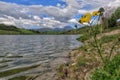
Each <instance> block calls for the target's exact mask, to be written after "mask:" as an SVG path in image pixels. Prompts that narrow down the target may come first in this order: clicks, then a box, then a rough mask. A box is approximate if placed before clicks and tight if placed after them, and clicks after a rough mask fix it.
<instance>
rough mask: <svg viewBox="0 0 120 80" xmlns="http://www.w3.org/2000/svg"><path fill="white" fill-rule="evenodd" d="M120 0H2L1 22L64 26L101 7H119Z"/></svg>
mask: <svg viewBox="0 0 120 80" xmlns="http://www.w3.org/2000/svg"><path fill="white" fill-rule="evenodd" d="M119 5H120V0H0V23H4V24H8V25H15V26H17V27H20V28H28V29H30V28H48V27H49V28H56V27H58V28H63V27H64V26H68V25H72V24H77V20H78V19H79V18H80V17H81V15H82V14H84V13H86V12H91V11H93V10H97V9H98V8H99V7H105V6H107V7H117V6H119Z"/></svg>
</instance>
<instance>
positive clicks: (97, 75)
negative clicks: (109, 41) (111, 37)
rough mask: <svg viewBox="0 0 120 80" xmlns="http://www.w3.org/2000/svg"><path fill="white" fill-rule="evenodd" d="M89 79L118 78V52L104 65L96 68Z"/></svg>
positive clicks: (118, 79)
mask: <svg viewBox="0 0 120 80" xmlns="http://www.w3.org/2000/svg"><path fill="white" fill-rule="evenodd" d="M91 80H120V54H118V55H116V56H115V57H114V58H113V60H112V61H111V62H109V63H107V64H106V65H105V66H104V67H102V68H99V69H96V70H95V72H94V73H93V75H92V76H91Z"/></svg>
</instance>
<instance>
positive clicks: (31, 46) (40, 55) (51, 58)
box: [0, 35, 81, 73]
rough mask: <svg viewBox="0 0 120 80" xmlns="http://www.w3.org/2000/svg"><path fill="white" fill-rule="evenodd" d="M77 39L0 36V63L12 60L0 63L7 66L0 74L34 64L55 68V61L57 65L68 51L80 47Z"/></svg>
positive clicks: (70, 37)
mask: <svg viewBox="0 0 120 80" xmlns="http://www.w3.org/2000/svg"><path fill="white" fill-rule="evenodd" d="M77 37H79V35H0V56H1V57H0V61H2V60H12V61H10V62H5V63H0V65H6V64H7V65H8V66H6V67H4V68H2V69H0V72H1V71H6V70H9V69H13V68H17V67H24V66H30V65H35V64H42V65H44V67H46V66H47V67H49V65H52V66H55V61H56V63H58V64H59V62H62V60H64V59H62V58H64V56H66V55H68V53H69V51H71V50H72V49H75V48H77V47H79V46H81V43H80V42H78V41H77V40H76V38H77ZM13 56H14V57H13ZM15 56H17V57H15ZM18 56H19V57H18ZM20 56H22V57H20ZM10 57H13V58H10ZM60 59H62V60H60ZM57 60H58V61H59V62H57ZM51 62H52V63H51ZM63 62H64V61H63ZM56 65H57V64H56ZM41 70H43V69H42V68H41ZM38 71H39V72H40V70H36V71H35V70H34V71H29V72H28V73H30V72H31V73H32V72H34V73H35V72H38Z"/></svg>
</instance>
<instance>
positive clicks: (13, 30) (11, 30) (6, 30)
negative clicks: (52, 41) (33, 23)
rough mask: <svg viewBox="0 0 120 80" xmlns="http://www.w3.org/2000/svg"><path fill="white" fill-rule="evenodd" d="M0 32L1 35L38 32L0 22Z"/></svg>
mask: <svg viewBox="0 0 120 80" xmlns="http://www.w3.org/2000/svg"><path fill="white" fill-rule="evenodd" d="M0 34H1V35H5V34H7V35H14V34H15V35H16V34H18V35H19V34H27V35H30V34H39V33H38V32H37V31H32V30H26V29H22V28H17V27H15V26H7V25H4V24H0Z"/></svg>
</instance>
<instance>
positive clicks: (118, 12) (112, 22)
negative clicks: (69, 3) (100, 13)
mask: <svg viewBox="0 0 120 80" xmlns="http://www.w3.org/2000/svg"><path fill="white" fill-rule="evenodd" d="M117 19H120V7H118V8H117V10H116V11H115V13H113V14H112V16H111V17H110V18H109V19H108V27H115V26H117V24H116V20H117Z"/></svg>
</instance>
